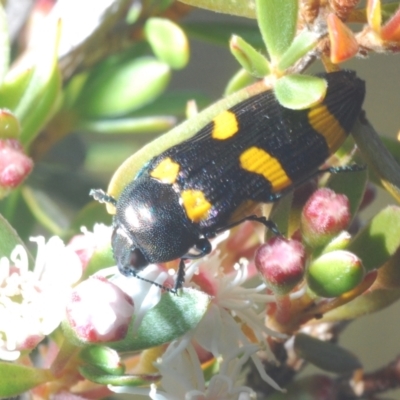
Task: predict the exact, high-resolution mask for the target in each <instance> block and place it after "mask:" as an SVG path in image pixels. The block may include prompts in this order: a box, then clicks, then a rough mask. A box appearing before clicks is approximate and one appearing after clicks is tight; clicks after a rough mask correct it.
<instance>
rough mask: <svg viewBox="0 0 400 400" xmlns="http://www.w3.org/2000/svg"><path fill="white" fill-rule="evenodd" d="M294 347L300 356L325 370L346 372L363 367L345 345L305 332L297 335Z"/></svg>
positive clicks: (339, 372)
mask: <svg viewBox="0 0 400 400" xmlns="http://www.w3.org/2000/svg"><path fill="white" fill-rule="evenodd" d="M294 349H295V352H296V353H297V355H298V356H299V357H301V358H304V359H305V360H307V361H309V362H310V363H312V364H314V365H316V366H317V367H319V368H322V369H323V370H325V371H330V372H334V373H338V374H345V373H349V372H352V371H354V370H356V369H359V368H362V365H361V363H360V361H359V360H358V359H357V357H356V356H355V355H353V354H352V353H350V352H349V351H348V350H346V349H344V348H343V347H340V346H337V345H336V344H333V343H330V342H323V341H321V340H318V339H316V338H313V337H311V336H309V335H305V334H303V333H299V334H297V335H296V337H295V340H294Z"/></svg>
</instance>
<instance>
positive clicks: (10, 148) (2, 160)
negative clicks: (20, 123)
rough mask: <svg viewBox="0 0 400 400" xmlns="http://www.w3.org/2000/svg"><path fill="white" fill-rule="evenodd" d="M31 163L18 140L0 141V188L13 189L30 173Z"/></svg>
mask: <svg viewBox="0 0 400 400" xmlns="http://www.w3.org/2000/svg"><path fill="white" fill-rule="evenodd" d="M32 168H33V161H32V160H31V159H30V158H29V157H28V156H27V155H26V154H24V152H23V148H22V146H21V144H20V142H19V141H18V140H15V139H4V140H0V186H2V187H3V188H4V189H10V188H15V187H16V186H18V185H19V184H20V183H21V182H22V181H23V180H24V179H25V178H26V177H27V176H28V175H29V173H30V172H31V171H32Z"/></svg>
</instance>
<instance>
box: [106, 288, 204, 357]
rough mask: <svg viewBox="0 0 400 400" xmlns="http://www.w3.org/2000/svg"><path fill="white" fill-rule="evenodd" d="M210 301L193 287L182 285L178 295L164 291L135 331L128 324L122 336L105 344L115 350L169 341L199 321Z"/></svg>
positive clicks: (126, 349)
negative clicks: (186, 287)
mask: <svg viewBox="0 0 400 400" xmlns="http://www.w3.org/2000/svg"><path fill="white" fill-rule="evenodd" d="M210 301H211V299H210V297H209V296H208V295H207V294H205V293H203V292H200V291H197V290H192V289H184V290H183V291H182V294H180V295H173V294H171V293H164V294H163V295H162V297H161V300H160V302H159V303H158V304H157V305H156V306H155V307H154V308H152V309H151V310H150V311H148V312H147V313H146V315H145V316H144V318H143V320H142V322H141V324H140V326H139V329H138V330H137V332H133V331H132V324H131V328H130V329H129V331H128V333H127V335H126V337H125V339H124V340H122V341H119V342H112V343H107V345H108V346H109V347H111V348H113V349H115V350H118V351H134V350H143V349H148V348H150V347H155V346H159V345H161V344H164V343H168V342H171V341H172V340H174V339H177V338H179V337H180V336H182V335H183V334H185V333H186V332H188V331H189V330H190V329H193V328H195V327H196V326H197V325H198V323H199V322H200V320H201V319H202V318H203V316H204V314H205V312H206V311H207V309H208V306H209V304H210Z"/></svg>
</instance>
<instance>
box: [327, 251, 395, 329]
mask: <svg viewBox="0 0 400 400" xmlns="http://www.w3.org/2000/svg"><path fill="white" fill-rule="evenodd" d="M399 265H400V251H399V250H397V252H396V253H395V254H394V256H392V257H391V258H390V259H389V260H388V261H387V262H386V263H385V264H384V265H383V267H381V268H380V269H379V270H378V271H377V272H378V276H377V277H376V280H375V282H374V283H373V284H372V286H371V287H370V288H369V289H368V290H367V291H365V292H364V293H363V294H362V295H361V296H358V297H357V298H355V299H354V300H352V301H351V302H349V303H347V304H344V305H342V306H340V307H338V308H335V309H334V310H332V311H329V312H328V313H326V314H325V315H324V316H323V321H343V320H346V319H354V318H359V317H361V316H363V315H366V314H371V313H373V312H376V311H380V310H382V309H384V308H386V307H388V306H390V305H391V304H393V303H394V302H395V301H397V300H398V299H399V298H400V268H399Z"/></svg>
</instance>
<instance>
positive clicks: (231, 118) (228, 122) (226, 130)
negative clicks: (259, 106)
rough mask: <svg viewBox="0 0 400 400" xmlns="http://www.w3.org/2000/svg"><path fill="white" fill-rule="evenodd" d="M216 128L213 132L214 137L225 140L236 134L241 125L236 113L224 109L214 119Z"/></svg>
mask: <svg viewBox="0 0 400 400" xmlns="http://www.w3.org/2000/svg"><path fill="white" fill-rule="evenodd" d="M213 122H214V128H213V130H212V132H211V136H212V138H213V139H218V140H225V139H228V138H230V137H232V136H233V135H235V134H236V133H237V132H238V130H239V125H238V122H237V119H236V115H235V113H233V112H232V111H224V112H222V113H221V114H218V115H217V116H216V117H215V118H214V119H213Z"/></svg>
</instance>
